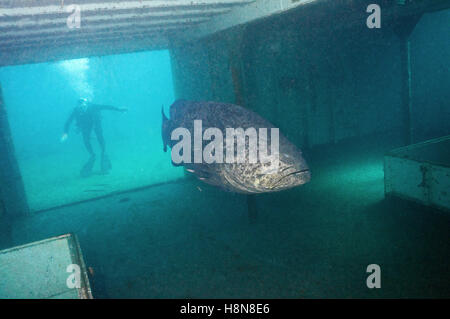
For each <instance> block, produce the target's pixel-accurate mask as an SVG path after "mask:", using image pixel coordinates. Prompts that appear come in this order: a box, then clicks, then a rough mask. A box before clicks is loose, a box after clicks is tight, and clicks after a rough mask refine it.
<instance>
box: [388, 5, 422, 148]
mask: <svg viewBox="0 0 450 319" xmlns="http://www.w3.org/2000/svg"><path fill="white" fill-rule="evenodd" d="M421 17H422V14H418V15H414V16H409V17H403V18H401V19H398V23H397V24H396V25H395V27H394V32H395V33H396V34H397V36H398V37H399V39H400V63H401V81H402V113H403V124H404V133H403V136H404V142H405V144H407V145H408V144H411V143H412V142H413V125H412V124H413V123H412V88H411V45H410V41H409V36H410V35H411V33H412V31H413V30H414V27H415V26H416V24H417V22H419V20H420V18H421Z"/></svg>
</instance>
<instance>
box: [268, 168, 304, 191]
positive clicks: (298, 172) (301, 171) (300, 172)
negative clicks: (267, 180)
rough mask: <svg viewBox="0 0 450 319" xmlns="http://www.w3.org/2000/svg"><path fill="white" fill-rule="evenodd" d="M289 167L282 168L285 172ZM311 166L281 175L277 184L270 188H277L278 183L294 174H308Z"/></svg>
mask: <svg viewBox="0 0 450 319" xmlns="http://www.w3.org/2000/svg"><path fill="white" fill-rule="evenodd" d="M287 169H288V168H285V169H283V170H282V172H284V171H285V170H287ZM309 171H310V170H309V168H305V169H301V170H297V171H294V172H291V173H289V174H286V175H284V176H283V177H281V178H280V179H279V180H278V181H276V182H275V184H273V185H272V187H270V189H275V188H276V187H277V186H278V185H280V183H281V182H282V181H283V180H284V179H285V178H287V177H289V176H292V175H298V174H306V173H309Z"/></svg>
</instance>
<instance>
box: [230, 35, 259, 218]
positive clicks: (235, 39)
mask: <svg viewBox="0 0 450 319" xmlns="http://www.w3.org/2000/svg"><path fill="white" fill-rule="evenodd" d="M244 33H245V27H244V28H239V29H237V30H236V32H235V33H233V34H232V35H231V41H230V42H229V43H230V50H229V59H230V76H231V81H232V83H233V91H234V103H236V104H238V105H241V106H245V104H246V103H245V97H244V85H243V74H242V44H243V41H244ZM246 201H247V214H248V220H249V222H250V223H251V224H253V223H255V222H256V221H257V219H258V211H257V209H256V195H247V196H246Z"/></svg>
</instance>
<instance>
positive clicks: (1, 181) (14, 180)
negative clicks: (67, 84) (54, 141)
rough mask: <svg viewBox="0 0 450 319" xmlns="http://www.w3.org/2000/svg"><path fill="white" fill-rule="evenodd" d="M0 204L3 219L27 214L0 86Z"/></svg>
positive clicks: (23, 190) (23, 188) (23, 191)
mask: <svg viewBox="0 0 450 319" xmlns="http://www.w3.org/2000/svg"><path fill="white" fill-rule="evenodd" d="M0 203H1V204H2V206H3V210H4V215H5V216H4V217H6V218H8V220H11V219H12V218H14V217H17V216H21V215H26V214H28V211H29V209H28V203H27V200H26V195H25V187H24V185H23V181H22V175H21V174H20V170H19V165H18V163H17V160H16V157H15V152H14V145H13V141H12V136H11V130H10V127H9V122H8V116H7V113H6V108H5V104H4V101H3V94H2V88H1V85H0Z"/></svg>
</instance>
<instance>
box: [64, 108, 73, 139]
mask: <svg viewBox="0 0 450 319" xmlns="http://www.w3.org/2000/svg"><path fill="white" fill-rule="evenodd" d="M75 116H76V110H73V111H72V113H71V114H70V116H69V118H68V119H67V120H66V123H65V124H64V132H63V135H62V137H61V142H64V141H65V140H66V139H67V135H68V134H69V129H70V124H72V122H73V120H74V119H75Z"/></svg>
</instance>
